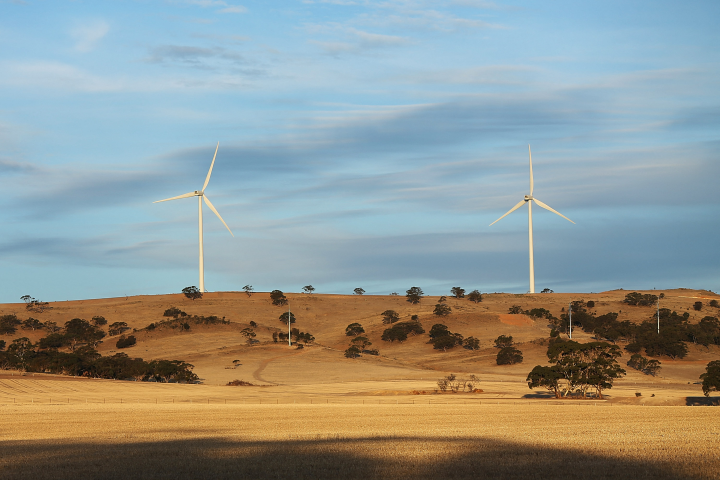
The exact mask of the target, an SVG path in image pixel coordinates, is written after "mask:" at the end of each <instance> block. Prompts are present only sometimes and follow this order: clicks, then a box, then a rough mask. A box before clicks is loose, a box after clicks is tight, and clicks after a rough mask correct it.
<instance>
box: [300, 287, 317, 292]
mask: <svg viewBox="0 0 720 480" xmlns="http://www.w3.org/2000/svg"><path fill="white" fill-rule="evenodd" d="M302 289H303V292H305V293H313V292H314V291H315V287H313V286H312V285H305V286H304V287H303V288H302Z"/></svg>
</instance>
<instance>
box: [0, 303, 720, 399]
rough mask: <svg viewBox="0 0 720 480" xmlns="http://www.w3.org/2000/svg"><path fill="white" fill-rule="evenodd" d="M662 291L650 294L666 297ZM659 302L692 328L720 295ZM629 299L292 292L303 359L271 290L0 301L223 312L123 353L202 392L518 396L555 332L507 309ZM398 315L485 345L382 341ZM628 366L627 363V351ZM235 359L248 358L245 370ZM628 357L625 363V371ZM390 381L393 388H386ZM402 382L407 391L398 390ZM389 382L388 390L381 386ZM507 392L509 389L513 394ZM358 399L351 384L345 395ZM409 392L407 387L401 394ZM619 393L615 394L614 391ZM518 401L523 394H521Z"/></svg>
mask: <svg viewBox="0 0 720 480" xmlns="http://www.w3.org/2000/svg"><path fill="white" fill-rule="evenodd" d="M660 292H661V291H651V292H643V293H653V294H659V293H660ZM662 292H663V293H665V296H666V297H665V298H664V299H663V300H662V302H661V306H662V307H663V308H670V309H672V310H677V311H681V312H685V311H687V312H689V313H690V321H691V322H697V321H698V320H699V319H700V318H702V317H703V316H705V315H714V316H718V314H719V312H718V309H717V308H712V307H709V306H707V304H708V302H709V299H720V296H718V295H715V294H712V293H710V292H706V291H698V290H685V289H679V290H666V291H662ZM627 293H628V291H626V290H617V291H610V292H602V293H597V294H587V293H584V294H535V295H529V294H526V295H514V294H502V293H500V294H487V295H484V297H483V301H482V302H481V303H477V304H476V303H473V302H470V301H468V300H467V299H455V298H452V297H448V298H447V304H448V305H449V306H450V307H451V308H452V313H451V314H450V315H448V316H446V317H438V316H436V315H434V314H433V308H434V306H435V304H436V303H437V301H438V297H424V298H423V299H422V301H421V302H420V304H418V305H412V304H410V303H408V302H407V301H406V299H405V297H404V296H370V295H364V296H356V295H320V294H313V295H306V294H292V293H290V294H286V295H287V297H288V300H289V305H290V307H291V309H292V312H293V313H294V315H296V317H297V323H296V325H295V326H297V328H299V329H300V330H302V331H306V332H310V333H312V334H313V335H314V336H315V339H316V341H315V345H314V346H310V347H308V348H305V349H303V350H296V349H294V348H290V347H288V346H287V345H283V344H281V343H273V341H272V332H274V331H280V330H284V329H285V328H286V327H285V325H284V324H283V323H282V322H281V321H280V320H279V319H278V317H279V315H281V314H282V313H283V312H285V311H286V310H287V307H278V306H274V305H272V303H271V301H270V298H269V294H268V293H256V294H254V295H252V296H250V297H248V296H247V295H246V294H245V293H242V292H215V293H207V294H205V296H204V297H203V298H202V299H199V300H196V301H191V300H188V299H186V298H185V297H184V296H183V295H182V294H171V295H158V296H137V297H128V298H125V297H122V298H108V299H96V300H81V301H67V302H53V303H51V304H50V307H52V308H51V309H50V310H47V311H45V312H43V313H30V312H26V310H25V305H24V304H2V305H0V315H4V314H8V313H16V314H17V315H18V317H19V318H21V319H25V318H27V317H28V316H34V317H36V318H39V319H40V320H41V321H43V322H46V321H54V322H56V323H57V324H58V325H63V324H64V323H65V322H66V321H68V320H70V319H72V318H76V317H78V318H85V319H88V320H89V319H90V318H92V317H93V316H95V315H101V316H104V317H105V318H106V319H107V320H108V322H109V323H113V322H117V321H122V322H126V323H127V324H128V326H129V327H130V328H131V329H138V330H140V329H143V328H144V327H146V326H147V325H148V324H150V323H153V322H159V321H161V320H164V319H165V317H163V312H164V311H165V310H166V309H167V308H170V307H177V308H180V309H181V310H183V311H185V312H187V313H188V314H189V315H204V316H209V315H215V316H218V317H225V319H226V320H229V321H230V322H231V323H229V324H226V325H209V326H205V325H192V326H191V329H190V330H189V331H183V332H181V331H179V330H178V329H156V330H154V331H151V332H148V331H144V330H143V331H138V332H137V333H135V336H136V337H137V339H138V343H137V345H135V346H134V347H131V348H128V349H124V350H122V351H125V352H126V353H127V354H128V355H130V356H134V357H142V358H144V359H146V360H148V359H154V358H166V359H181V360H185V361H188V362H190V363H192V364H194V365H195V371H196V373H198V375H199V376H200V377H201V379H202V380H203V381H204V382H205V383H209V384H224V383H227V382H228V381H230V380H233V379H235V378H242V379H245V380H250V381H253V382H255V383H260V384H282V385H316V386H317V385H327V386H328V387H329V386H330V384H333V385H335V387H333V388H344V387H340V385H343V384H345V385H350V384H352V385H355V386H357V387H358V388H359V385H360V384H362V385H363V388H364V389H366V390H367V389H371V388H377V389H378V390H381V389H383V388H390V387H388V385H400V384H402V385H405V384H406V382H407V381H409V382H411V383H412V382H415V383H417V384H418V385H425V387H423V388H432V387H433V384H434V379H436V378H437V377H439V376H440V374H441V372H456V373H457V372H467V373H474V374H477V375H479V376H480V377H481V378H483V379H484V380H486V381H497V382H500V381H501V380H502V381H505V382H507V383H508V384H509V385H513V386H514V388H516V389H521V390H518V392H517V393H518V394H525V393H528V390H527V386H526V385H525V384H524V379H525V376H526V375H527V372H529V371H530V369H532V367H533V366H534V365H537V364H546V363H547V361H546V357H545V351H546V343H545V342H546V339H547V337H548V334H549V328H548V326H547V322H545V321H541V320H533V319H531V318H529V317H527V316H524V315H509V314H508V309H509V308H510V307H511V306H513V305H519V306H520V307H522V308H523V309H531V308H546V309H548V310H550V311H551V312H552V313H553V314H554V315H556V316H559V315H560V314H561V313H562V310H563V309H566V308H567V305H568V304H569V302H570V301H572V300H580V299H582V300H585V301H588V300H593V301H595V305H596V306H595V308H594V309H592V311H594V312H596V313H597V314H603V313H607V312H620V316H619V320H630V321H633V322H641V321H643V320H645V319H647V318H649V317H651V316H652V315H653V314H654V312H655V309H654V307H634V306H628V305H626V304H624V303H622V300H623V299H624V298H625V295H626V294H627ZM695 297H702V298H704V300H703V299H700V301H702V302H703V303H704V305H705V306H704V307H703V310H702V311H700V312H696V311H695V310H693V308H692V305H693V303H694V302H696V301H698V298H695ZM388 309H392V310H395V311H397V312H398V313H399V314H400V320H401V321H404V320H409V319H410V317H411V315H418V318H419V321H420V322H421V323H422V325H423V327H424V328H425V330H426V331H429V330H430V328H431V327H432V325H433V324H435V323H443V324H445V325H447V326H448V327H449V329H450V330H451V331H452V332H459V333H461V334H462V335H464V336H465V337H469V336H473V337H475V338H478V339H479V340H480V345H481V349H480V350H479V351H469V350H465V349H461V348H455V349H453V350H450V351H448V352H442V351H438V350H433V348H432V345H429V344H428V343H427V341H428V336H427V335H421V336H415V337H410V338H409V339H408V340H407V341H406V342H403V343H397V342H395V343H389V342H384V341H382V340H381V339H380V337H381V335H382V332H383V330H384V329H385V328H387V326H386V325H384V324H383V323H382V317H381V315H380V313H381V312H383V311H384V310H388ZM250 321H254V322H256V323H257V324H258V327H257V328H256V329H255V331H256V333H257V337H256V340H258V343H255V344H254V345H253V346H249V345H247V343H246V340H245V338H244V337H243V336H242V335H241V333H240V331H241V330H242V329H243V328H245V327H248V326H249V322H250ZM353 322H358V323H360V324H362V325H363V327H364V328H365V331H366V335H367V336H368V337H369V339H370V340H371V341H372V343H373V348H377V349H379V350H380V356H377V357H374V356H369V355H365V356H363V357H362V358H359V359H346V358H345V357H344V356H343V351H344V350H345V348H347V346H348V342H349V340H350V337H348V336H346V335H345V327H346V326H347V325H348V324H350V323H353ZM45 334H46V332H44V331H36V332H33V331H29V330H21V329H19V330H18V331H17V333H16V334H14V335H6V336H0V338H2V339H5V340H6V341H7V342H8V343H9V342H10V341H11V340H12V339H13V338H17V337H20V336H27V337H29V338H30V339H31V340H33V341H35V340H37V339H39V338H40V337H42V336H44V335H45ZM501 334H502V335H512V336H513V337H514V339H515V341H516V342H519V348H520V349H521V350H522V351H523V355H524V357H525V360H524V362H523V363H521V364H518V365H514V366H504V367H501V366H497V365H496V364H495V354H496V349H495V348H493V347H492V344H493V340H494V339H495V338H496V337H497V336H498V335H501ZM574 337H575V338H576V339H578V340H580V341H584V340H590V336H589V335H588V334H585V333H583V332H581V331H580V330H577V331H576V332H575V335H574ZM115 342H116V337H106V338H105V339H104V342H103V343H102V344H101V345H100V346H99V351H100V352H101V353H102V354H103V355H108V354H113V353H115V352H116V351H118V350H117V349H116V348H115ZM626 357H627V354H626ZM718 357H720V350H719V349H718V347H710V348H704V347H697V346H693V345H691V346H690V354H689V355H688V357H686V358H685V359H684V360H682V361H671V360H668V359H661V360H662V362H663V367H664V368H663V371H662V376H663V377H665V378H664V380H663V379H656V380H657V381H665V382H670V383H674V384H678V385H679V384H687V382H691V383H692V382H695V381H697V378H698V375H699V374H700V373H702V371H703V370H704V366H705V365H706V364H707V362H708V361H709V360H711V359H717V358H718ZM233 360H240V365H239V366H238V367H234V366H233ZM626 360H627V358H625V359H623V361H622V363H624V362H625V361H626ZM648 378H649V377H645V376H643V375H640V374H638V373H636V372H635V371H633V370H630V369H628V376H627V377H626V378H625V379H623V380H621V381H620V382H618V385H621V384H626V385H632V384H633V383H634V382H638V381H640V382H648ZM388 382H390V383H388ZM398 382H399V383H398ZM383 385H384V386H383ZM509 385H508V386H509ZM347 388H348V391H352V390H353V388H355V387H352V388H351V387H347ZM403 388H405V387H403ZM616 391H617V390H616ZM521 392H522V393H521Z"/></svg>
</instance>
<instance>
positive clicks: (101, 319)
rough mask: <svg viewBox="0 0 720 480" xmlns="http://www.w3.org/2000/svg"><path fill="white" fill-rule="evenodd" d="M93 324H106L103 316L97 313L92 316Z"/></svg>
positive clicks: (97, 325)
mask: <svg viewBox="0 0 720 480" xmlns="http://www.w3.org/2000/svg"><path fill="white" fill-rule="evenodd" d="M92 322H93V325H95V326H96V327H102V326H103V325H107V320H105V317H102V316H100V315H97V316H95V317H92Z"/></svg>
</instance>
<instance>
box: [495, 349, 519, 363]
mask: <svg viewBox="0 0 720 480" xmlns="http://www.w3.org/2000/svg"><path fill="white" fill-rule="evenodd" d="M495 361H496V362H497V364H498V365H515V364H516V363H522V361H523V356H522V352H521V351H520V350H518V349H517V348H515V347H503V348H501V349H500V351H499V352H498V354H497V358H496V359H495Z"/></svg>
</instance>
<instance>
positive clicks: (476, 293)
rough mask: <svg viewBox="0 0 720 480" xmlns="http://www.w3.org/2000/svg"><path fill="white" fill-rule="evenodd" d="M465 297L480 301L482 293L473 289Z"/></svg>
mask: <svg viewBox="0 0 720 480" xmlns="http://www.w3.org/2000/svg"><path fill="white" fill-rule="evenodd" d="M467 299H468V300H470V301H471V302H475V303H480V302H482V294H481V293H480V292H479V291H478V290H473V291H472V292H470V293H468V296H467Z"/></svg>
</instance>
